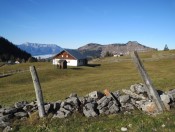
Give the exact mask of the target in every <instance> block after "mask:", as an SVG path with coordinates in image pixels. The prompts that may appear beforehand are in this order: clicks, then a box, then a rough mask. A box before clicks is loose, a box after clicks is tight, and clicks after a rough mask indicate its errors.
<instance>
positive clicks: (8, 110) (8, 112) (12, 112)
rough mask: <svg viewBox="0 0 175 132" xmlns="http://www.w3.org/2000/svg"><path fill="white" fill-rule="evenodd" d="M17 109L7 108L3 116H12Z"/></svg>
mask: <svg viewBox="0 0 175 132" xmlns="http://www.w3.org/2000/svg"><path fill="white" fill-rule="evenodd" d="M17 110H18V109H17V108H15V107H9V108H5V111H4V113H5V114H14V113H15V112H17Z"/></svg>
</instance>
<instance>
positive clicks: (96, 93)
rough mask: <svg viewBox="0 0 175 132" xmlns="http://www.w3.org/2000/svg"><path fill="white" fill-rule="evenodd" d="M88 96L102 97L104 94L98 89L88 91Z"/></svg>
mask: <svg viewBox="0 0 175 132" xmlns="http://www.w3.org/2000/svg"><path fill="white" fill-rule="evenodd" d="M88 96H89V97H90V98H94V99H100V98H102V97H103V96H104V94H103V93H101V92H99V91H93V92H91V93H89V94H88Z"/></svg>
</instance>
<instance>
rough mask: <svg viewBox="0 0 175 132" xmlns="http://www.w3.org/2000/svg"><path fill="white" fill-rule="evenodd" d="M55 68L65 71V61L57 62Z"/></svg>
mask: <svg viewBox="0 0 175 132" xmlns="http://www.w3.org/2000/svg"><path fill="white" fill-rule="evenodd" d="M57 68H60V69H67V61H66V60H59V61H58V64H57Z"/></svg>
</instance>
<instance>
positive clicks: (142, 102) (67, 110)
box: [0, 83, 175, 127]
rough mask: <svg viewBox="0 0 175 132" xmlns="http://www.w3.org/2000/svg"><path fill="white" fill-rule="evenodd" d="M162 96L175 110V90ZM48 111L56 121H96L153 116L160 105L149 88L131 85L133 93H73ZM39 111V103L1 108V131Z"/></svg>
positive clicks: (46, 109) (47, 106)
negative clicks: (128, 114) (110, 117)
mask: <svg viewBox="0 0 175 132" xmlns="http://www.w3.org/2000/svg"><path fill="white" fill-rule="evenodd" d="M158 93H159V96H160V98H161V100H162V101H163V103H164V105H165V107H166V109H168V110H169V109H170V108H171V107H174V106H175V89H174V90H171V91H168V92H166V93H163V92H158ZM44 108H45V112H46V114H49V113H52V114H53V118H65V117H67V116H69V115H71V114H73V113H75V112H79V113H82V114H83V115H85V116H86V117H95V116H98V115H100V114H106V115H108V114H117V113H119V112H130V111H132V110H134V109H136V108H137V109H139V110H142V111H143V112H146V113H149V114H154V113H156V112H157V111H156V104H155V103H154V102H153V101H152V100H151V99H150V97H149V96H148V94H147V88H146V87H145V86H144V84H141V83H140V84H134V85H131V87H130V89H129V90H126V89H123V90H122V92H120V91H115V92H109V91H108V90H105V91H104V93H102V92H98V91H94V92H91V93H89V94H88V95H86V96H85V97H78V96H77V94H75V93H72V94H70V96H69V97H68V98H66V99H65V100H64V101H61V100H59V101H57V102H53V103H45V105H44ZM37 110H38V107H37V102H36V101H33V102H31V103H28V102H27V101H21V102H17V103H15V104H14V106H13V107H9V108H2V106H1V105H0V127H6V126H8V125H9V124H10V121H11V119H20V120H24V119H26V118H28V117H29V116H30V114H31V113H33V112H36V111H37Z"/></svg>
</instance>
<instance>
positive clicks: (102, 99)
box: [97, 96, 107, 105]
mask: <svg viewBox="0 0 175 132" xmlns="http://www.w3.org/2000/svg"><path fill="white" fill-rule="evenodd" d="M106 99H107V97H106V96H104V97H102V98H101V99H100V100H98V101H97V104H98V105H99V104H101V103H102V102H103V101H104V100H106Z"/></svg>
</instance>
